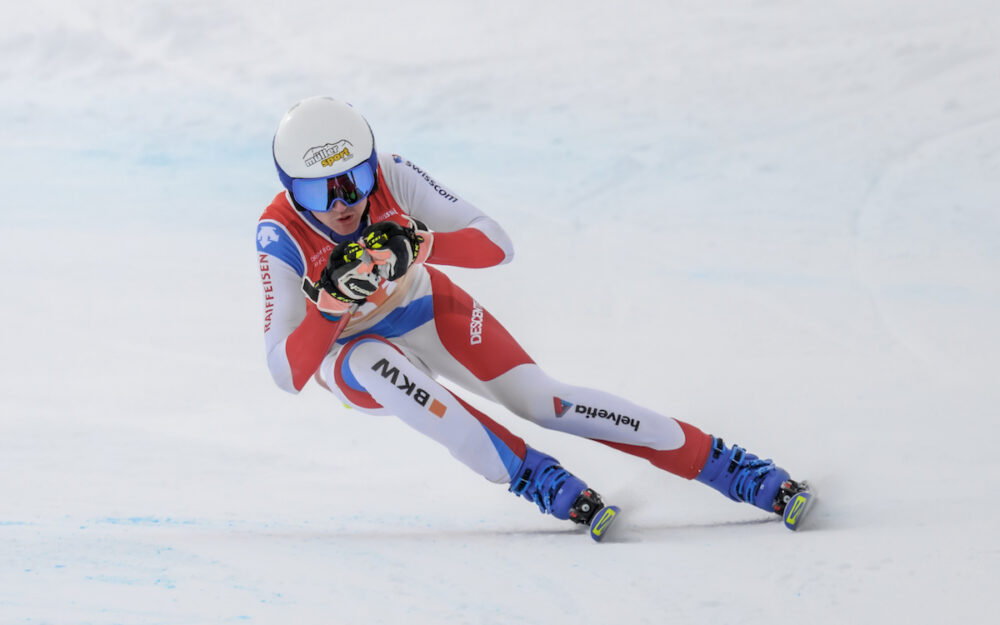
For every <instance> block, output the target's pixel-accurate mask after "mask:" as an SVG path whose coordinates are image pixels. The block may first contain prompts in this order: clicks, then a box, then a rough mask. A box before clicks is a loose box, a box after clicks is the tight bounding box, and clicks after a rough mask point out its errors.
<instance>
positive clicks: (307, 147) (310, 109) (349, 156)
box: [273, 96, 375, 186]
mask: <svg viewBox="0 0 1000 625" xmlns="http://www.w3.org/2000/svg"><path fill="white" fill-rule="evenodd" d="M273 150H274V163H275V165H277V167H278V173H279V175H281V174H283V175H282V176H281V177H282V179H283V180H282V182H284V181H285V179H286V178H328V177H330V176H336V175H338V174H342V173H344V172H345V171H347V170H349V169H351V168H352V167H355V166H357V165H360V164H361V163H364V162H365V161H366V160H367V159H368V158H370V157H371V155H372V152H374V150H375V138H374V136H373V135H372V130H371V127H370V126H369V125H368V122H367V121H365V118H364V117H362V116H361V114H360V113H358V112H357V111H356V110H354V108H353V107H351V105H349V104H346V103H344V102H340V101H339V100H335V99H333V98H331V97H327V96H314V97H312V98H306V99H305V100H302V101H301V102H298V103H297V104H295V105H294V106H292V108H290V109H288V112H287V113H285V116H284V117H282V118H281V122H279V123H278V130H277V131H276V132H275V133H274V144H273ZM286 186H287V185H286Z"/></svg>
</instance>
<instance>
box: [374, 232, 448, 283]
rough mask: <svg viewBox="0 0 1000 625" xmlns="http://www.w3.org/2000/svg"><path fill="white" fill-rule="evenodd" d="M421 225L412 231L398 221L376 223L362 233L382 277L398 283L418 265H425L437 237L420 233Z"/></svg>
mask: <svg viewBox="0 0 1000 625" xmlns="http://www.w3.org/2000/svg"><path fill="white" fill-rule="evenodd" d="M421 226H422V224H420V223H419V222H414V225H412V226H410V227H409V228H406V227H403V226H401V225H399V224H397V223H396V222H394V221H380V222H378V223H374V224H372V225H370V226H368V227H367V228H365V230H364V232H362V233H361V242H362V243H363V244H364V246H365V248H366V249H367V250H368V253H369V254H370V255H371V257H372V260H373V261H374V262H375V266H376V270H377V271H378V273H379V275H380V276H382V277H383V278H385V279H386V280H397V279H399V278H400V277H401V276H402V275H403V274H405V273H406V270H407V269H409V268H410V266H411V265H413V264H414V263H422V262H424V260H426V259H427V257H428V256H429V255H430V252H431V245H432V244H433V242H434V236H433V235H432V234H431V233H430V232H427V231H426V230H423V229H419V230H418V228H420V227H421Z"/></svg>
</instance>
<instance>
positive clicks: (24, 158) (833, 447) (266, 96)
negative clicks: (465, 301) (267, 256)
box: [0, 0, 1000, 625]
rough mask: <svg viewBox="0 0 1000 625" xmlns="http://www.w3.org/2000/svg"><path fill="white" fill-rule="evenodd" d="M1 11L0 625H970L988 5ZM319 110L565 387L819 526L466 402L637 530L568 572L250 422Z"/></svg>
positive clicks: (481, 493) (320, 431) (268, 418)
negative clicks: (400, 159)
mask: <svg viewBox="0 0 1000 625" xmlns="http://www.w3.org/2000/svg"><path fill="white" fill-rule="evenodd" d="M2 14H3V15H2V17H3V19H2V20H0V56H2V58H3V59H4V61H3V63H2V65H0V86H2V90H0V113H2V116H3V119H4V123H3V125H2V127H0V137H2V141H0V154H2V163H3V167H2V168H0V183H2V189H3V196H4V201H3V209H2V214H0V228H2V233H3V241H4V244H3V246H2V247H0V263H2V266H3V267H4V272H3V279H2V280H3V297H2V298H0V320H2V322H3V331H2V335H0V353H2V355H3V358H2V359H0V412H2V418H0V623H2V624H4V625H6V624H8V623H52V624H84V623H88V624H102V625H103V624H113V623H122V624H161V623H163V624H167V623H169V624H174V623H178V624H180V623H191V624H202V623H241V622H249V623H275V624H313V623H316V624H329V623H408V624H417V623H471V624H485V623H496V624H509V623H658V624H659V623H708V622H734V623H775V622H778V621H785V620H788V621H792V622H794V621H795V620H798V619H805V621H804V622H809V623H896V622H902V621H904V620H905V621H908V622H911V623H957V622H977V623H981V622H990V620H991V619H990V616H991V615H993V618H995V614H996V610H997V601H996V595H995V588H996V586H995V584H996V583H997V582H996V580H997V578H998V575H1000V540H998V537H997V528H998V525H1000V503H998V501H1000V499H998V497H997V495H998V494H1000V488H998V487H1000V456H998V454H997V451H996V449H997V448H996V444H997V440H998V434H1000V426H998V421H1000V419H998V417H1000V409H998V406H1000V374H998V371H1000V324H998V317H1000V71H998V68H1000V43H998V42H1000V12H998V11H997V4H996V2H995V0H965V1H963V2H957V3H942V2H936V1H929V0H882V1H880V2H870V1H861V0H832V1H829V2H823V3H813V2H792V1H790V0H755V1H754V0H745V1H740V2H736V1H720V2H698V1H694V0H670V1H664V2H652V1H649V2H638V1H635V0H626V1H619V2H616V3H607V2H598V1H596V0H577V1H575V2H538V1H534V2H527V1H524V0H507V1H506V2H503V3H489V4H488V5H485V3H475V2H461V1H459V0H448V1H435V2H423V3H416V2H411V3H404V2H380V3H357V2H355V3H347V2H329V1H327V2H305V1H302V0H286V1H285V2H282V3H263V2H253V1H242V2H236V1H235V0H221V1H216V2H211V3H202V2H193V1H173V2H159V1H158V2H135V3H122V2H117V1H115V2H112V1H110V0H81V1H70V0H38V1H36V2H31V3H28V2H18V3H15V2H5V3H4V8H3V12H2ZM318 93H327V94H331V95H335V96H338V97H341V98H344V99H347V100H350V101H352V102H353V103H354V104H355V105H357V106H358V107H359V108H361V109H362V110H363V111H364V112H365V114H366V115H367V116H368V118H369V120H370V121H371V123H372V125H373V126H374V128H375V131H376V137H377V140H378V142H379V146H380V147H381V148H382V149H386V150H391V151H395V152H399V153H402V154H405V155H406V156H407V157H408V158H410V159H412V160H414V161H415V162H416V163H418V164H419V165H420V166H421V167H424V168H425V169H427V170H428V171H430V172H432V173H433V175H434V176H435V177H436V178H438V179H439V180H441V181H442V182H444V183H446V184H449V185H450V186H451V187H453V188H454V189H455V190H456V191H457V192H458V193H460V194H462V195H463V196H465V197H467V198H468V199H470V200H471V201H473V202H475V203H477V204H478V205H480V206H481V207H482V208H484V209H485V210H487V212H489V213H490V214H492V215H494V216H495V217H496V218H497V219H499V220H500V221H501V222H502V223H503V224H505V226H506V227H507V228H508V230H509V232H510V234H511V235H512V237H513V239H514V241H515V246H516V248H517V257H516V259H515V262H514V263H513V264H511V265H508V266H504V267H501V268H496V269H492V270H488V271H476V272H473V271H452V272H450V273H451V274H452V275H453V276H455V277H456V278H457V279H458V280H459V281H460V282H461V283H462V284H463V285H464V286H465V287H466V288H467V289H468V290H470V291H471V292H472V293H474V294H475V295H476V297H477V299H478V300H479V301H481V302H482V303H483V304H484V305H486V306H487V307H488V308H490V309H491V310H492V311H493V312H494V313H495V314H496V315H497V316H498V317H499V318H500V319H501V320H503V321H504V322H505V324H506V325H507V326H508V327H509V328H510V329H511V330H512V331H513V333H514V334H515V336H518V337H519V339H520V340H521V341H522V343H523V344H524V345H525V346H526V347H527V348H528V350H529V351H530V352H531V353H532V354H533V355H534V356H535V358H536V359H537V360H538V362H539V363H541V364H542V365H543V366H544V367H545V368H546V369H547V370H548V371H549V372H550V373H552V374H554V375H555V376H557V377H559V378H561V379H564V380H567V381H572V382H575V383H579V384H592V385H596V386H600V387H602V388H605V389H608V390H612V391H615V392H617V393H620V394H623V395H626V396H628V397H629V398H630V399H633V400H635V401H637V402H640V403H643V404H646V405H649V406H652V407H656V408H658V409H660V410H662V411H664V412H666V413H667V414H670V415H672V416H676V417H677V418H680V419H683V420H686V421H689V422H691V423H694V424H696V425H698V426H700V427H702V428H703V429H705V430H707V431H709V432H712V433H715V434H718V435H721V436H723V437H725V438H726V440H727V441H729V442H738V443H740V444H742V445H745V446H747V447H749V448H750V449H751V450H753V451H755V452H757V453H760V454H763V455H768V456H771V457H774V458H775V459H777V460H778V461H779V463H780V464H782V465H783V466H785V467H787V468H788V469H789V470H791V471H792V473H793V475H795V476H798V477H808V478H810V479H811V480H813V482H814V483H815V485H816V486H817V488H818V490H819V492H820V493H821V496H822V502H821V504H820V506H818V507H817V508H816V511H815V516H814V518H813V521H814V523H813V525H812V527H811V528H810V530H809V531H803V532H801V533H798V534H793V533H790V532H787V531H785V530H784V529H783V528H782V527H781V526H780V525H779V524H778V523H776V522H774V521H772V520H769V518H768V516H767V515H766V514H764V513H760V512H758V511H755V510H754V509H752V508H750V507H749V506H744V505H737V504H734V503H732V502H729V501H728V500H726V499H725V498H723V497H721V496H719V495H718V494H717V493H715V492H713V491H710V490H709V489H706V488H705V487H703V486H702V485H700V484H696V483H689V482H686V481H684V480H681V479H678V478H675V477H673V476H670V475H667V474H664V473H661V472H659V471H657V470H655V469H653V468H652V467H650V466H649V465H648V464H646V463H645V462H643V461H639V460H636V459H634V458H632V457H627V456H624V455H621V454H617V453H615V452H613V451H612V450H610V449H608V448H605V447H603V446H601V445H597V444H594V443H591V442H588V441H585V440H579V439H574V438H571V437H567V436H565V435H561V434H558V433H554V432H549V431H545V430H542V429H540V428H538V427H536V426H534V425H532V424H529V423H526V422H523V421H520V420H519V419H517V418H516V417H514V416H513V415H511V414H510V413H508V412H506V411H505V410H503V409H501V408H500V407H498V406H495V405H492V404H490V403H489V402H487V401H485V400H482V399H475V400H474V403H475V404H476V405H478V406H480V407H481V408H484V409H486V410H487V411H488V412H489V413H490V414H492V415H494V416H495V417H497V418H498V419H499V420H501V421H502V422H503V423H505V424H506V425H508V426H509V427H511V428H512V429H513V430H514V431H515V432H517V433H519V434H520V435H522V436H524V437H525V438H526V439H527V440H528V441H529V442H531V443H532V444H533V445H535V446H536V447H539V448H542V449H544V450H546V451H548V452H549V453H552V454H555V455H556V456H557V457H559V458H560V459H561V460H562V461H563V462H564V463H565V464H566V465H567V466H568V467H570V468H571V469H572V470H573V471H575V472H576V473H577V474H579V475H581V476H582V477H583V478H584V479H586V480H588V481H589V482H590V483H591V484H592V485H593V486H595V487H596V488H597V489H598V490H600V491H601V492H602V493H605V494H606V495H607V496H608V497H609V498H610V499H612V500H613V501H615V502H617V503H620V504H621V505H623V506H624V507H625V509H626V511H627V516H626V517H624V520H623V521H622V525H623V527H622V528H621V529H622V531H621V532H619V534H618V539H617V540H616V541H615V542H613V543H610V544H603V545H597V544H594V543H592V542H591V541H590V540H588V539H587V537H586V536H585V535H581V534H580V533H579V532H576V531H574V530H573V528H572V527H567V526H566V524H564V523H560V522H557V521H555V520H553V519H552V518H548V517H544V516H541V515H539V514H538V513H537V511H536V510H535V509H534V508H533V506H531V505H530V504H527V503H525V502H524V501H523V500H515V499H514V498H513V497H512V496H511V495H510V494H508V493H507V492H506V490H505V489H503V488H501V487H497V486H493V485H490V484H488V483H486V482H484V481H483V480H482V479H481V478H479V477H478V476H475V475H472V474H470V473H469V472H467V471H466V470H464V469H463V468H462V467H461V466H460V465H458V464H457V463H455V462H454V461H453V460H452V459H451V458H450V456H449V455H448V454H447V453H446V452H445V451H444V450H443V449H441V448H439V447H437V446H436V445H435V444H433V443H431V442H429V441H426V440H423V439H421V438H420V437H418V436H417V435H416V434H414V433H413V432H411V431H409V430H408V429H407V428H406V427H405V426H403V425H402V424H401V423H399V422H398V421H396V420H395V419H393V418H391V417H385V418H373V417H367V416H364V415H361V414H358V413H356V412H349V411H346V410H345V409H343V408H342V407H340V406H339V405H338V404H337V403H336V402H335V401H333V399H332V398H331V397H330V396H329V395H328V394H326V393H324V392H323V391H321V390H319V389H316V388H310V389H308V390H306V391H305V392H303V393H302V394H301V395H299V396H291V395H287V394H284V393H282V392H281V391H279V390H278V389H277V388H276V387H275V386H274V385H273V384H272V382H271V380H270V377H269V375H268V373H267V371H266V368H265V364H264V357H263V347H262V346H263V341H262V336H261V311H260V292H259V289H260V287H259V284H258V278H257V268H256V265H255V256H254V248H253V231H254V225H255V222H256V219H257V216H258V215H259V213H260V211H261V210H262V209H263V208H264V206H265V205H266V204H267V202H268V201H269V200H270V198H271V197H272V195H273V194H274V193H275V192H276V191H277V189H278V183H277V180H276V176H275V174H274V171H273V166H272V163H271V157H270V150H269V145H270V140H271V135H272V133H273V130H274V126H275V124H276V123H277V120H278V119H279V118H280V117H281V115H282V114H283V112H284V111H285V110H286V109H287V107H288V106H289V105H290V104H291V103H293V102H294V101H296V100H298V99H300V98H302V97H305V96H308V95H314V94H318ZM539 287H542V290H538V289H539Z"/></svg>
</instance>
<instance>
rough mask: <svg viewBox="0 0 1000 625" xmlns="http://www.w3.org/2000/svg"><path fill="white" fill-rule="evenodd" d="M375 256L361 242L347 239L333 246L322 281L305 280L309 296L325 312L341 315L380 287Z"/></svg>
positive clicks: (303, 285) (303, 288) (304, 285)
mask: <svg viewBox="0 0 1000 625" xmlns="http://www.w3.org/2000/svg"><path fill="white" fill-rule="evenodd" d="M374 269H375V266H374V263H373V262H372V259H371V257H370V256H369V255H368V253H367V252H366V251H365V248H363V247H361V246H360V245H358V244H357V243H354V242H353V241H351V242H344V243H340V244H339V245H337V247H335V248H333V251H332V252H330V259H329V260H328V261H327V263H326V267H324V268H323V272H322V273H321V274H320V276H319V280H317V281H316V282H315V283H313V282H311V281H310V280H309V278H308V277H307V278H306V279H305V280H304V281H303V282H302V290H303V291H304V292H305V294H306V297H308V298H309V299H310V300H312V301H313V302H315V303H316V306H317V307H318V308H319V309H320V310H321V311H323V312H325V313H329V314H332V315H341V314H343V313H344V312H346V311H347V310H349V309H350V307H351V305H353V304H360V303H362V302H364V301H365V299H367V298H368V296H369V295H371V294H373V293H374V292H375V291H376V290H378V284H379V277H378V274H376V273H375V271H374Z"/></svg>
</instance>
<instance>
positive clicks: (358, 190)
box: [290, 150, 378, 213]
mask: <svg viewBox="0 0 1000 625" xmlns="http://www.w3.org/2000/svg"><path fill="white" fill-rule="evenodd" d="M377 176H378V156H377V155H376V154H375V151H374V150H373V151H372V155H371V156H370V157H369V158H368V160H366V161H365V162H363V163H361V164H360V165H357V166H355V167H352V168H351V169H348V170H347V171H345V172H344V173H342V174H337V175H336V176H330V177H329V178H292V184H291V187H290V190H291V192H292V197H293V198H295V201H296V202H298V203H299V204H300V205H302V207H303V208H305V209H307V210H310V211H315V212H317V213H325V212H327V211H329V210H330V209H331V208H333V204H334V202H336V201H338V200H339V201H341V202H343V203H344V204H347V205H348V206H355V205H356V204H358V203H359V202H361V201H363V200H364V199H365V198H366V197H368V195H369V194H370V193H371V192H372V190H373V189H374V188H375V181H376V179H377Z"/></svg>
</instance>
